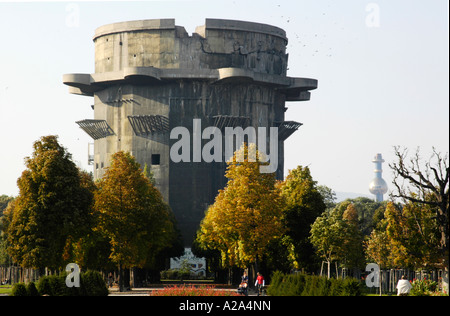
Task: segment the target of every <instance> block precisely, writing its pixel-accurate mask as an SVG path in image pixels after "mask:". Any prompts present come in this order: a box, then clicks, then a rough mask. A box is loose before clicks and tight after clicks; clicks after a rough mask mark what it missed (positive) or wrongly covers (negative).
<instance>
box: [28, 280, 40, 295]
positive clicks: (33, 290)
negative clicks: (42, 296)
mask: <svg viewBox="0 0 450 316" xmlns="http://www.w3.org/2000/svg"><path fill="white" fill-rule="evenodd" d="M26 287H27V295H28V296H39V292H38V290H37V288H36V285H35V284H34V282H30V283H28V284H27V286H26Z"/></svg>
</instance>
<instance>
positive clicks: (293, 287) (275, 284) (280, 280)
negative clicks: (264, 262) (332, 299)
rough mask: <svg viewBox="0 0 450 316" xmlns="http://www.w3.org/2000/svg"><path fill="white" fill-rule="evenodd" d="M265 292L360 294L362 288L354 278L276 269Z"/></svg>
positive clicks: (334, 294) (293, 294)
mask: <svg viewBox="0 0 450 316" xmlns="http://www.w3.org/2000/svg"><path fill="white" fill-rule="evenodd" d="M267 293H268V294H269V295H272V296H360V295H361V294H362V290H361V284H360V282H359V281H358V280H356V279H354V278H346V279H328V278H326V277H320V276H316V275H306V274H283V273H281V272H278V271H277V272H275V273H274V274H273V276H272V282H271V284H270V286H269V288H268V290H267Z"/></svg>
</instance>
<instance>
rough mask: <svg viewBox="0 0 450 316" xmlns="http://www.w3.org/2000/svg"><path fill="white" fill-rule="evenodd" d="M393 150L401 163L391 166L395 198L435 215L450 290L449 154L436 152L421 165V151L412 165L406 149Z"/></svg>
mask: <svg viewBox="0 0 450 316" xmlns="http://www.w3.org/2000/svg"><path fill="white" fill-rule="evenodd" d="M394 150H395V156H396V157H397V160H398V161H396V162H394V163H392V164H390V165H389V166H390V168H391V169H392V170H393V172H394V180H393V183H394V186H395V188H396V192H394V193H393V194H392V198H394V199H395V198H401V199H403V200H404V201H409V202H412V203H419V204H421V205H428V206H429V207H430V208H431V210H432V211H433V213H434V216H435V219H436V223H437V225H438V229H439V233H440V242H439V249H440V252H441V260H442V267H443V268H445V269H446V283H447V285H446V286H447V287H448V271H449V221H448V210H449V201H450V192H449V177H450V173H449V162H448V153H447V154H445V156H444V155H442V154H441V153H439V152H437V151H436V149H435V148H433V154H432V155H431V157H430V159H429V161H428V162H425V164H424V165H422V161H421V158H420V153H419V149H417V151H416V154H415V155H414V156H413V157H412V158H410V159H409V164H408V161H407V159H408V150H407V149H403V150H401V149H400V147H394ZM405 182H407V184H408V185H407V186H405Z"/></svg>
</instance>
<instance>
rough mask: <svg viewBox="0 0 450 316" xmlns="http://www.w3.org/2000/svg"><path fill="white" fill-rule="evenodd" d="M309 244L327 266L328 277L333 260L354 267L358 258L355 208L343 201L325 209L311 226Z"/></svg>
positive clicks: (359, 233) (358, 233)
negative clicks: (332, 207)
mask: <svg viewBox="0 0 450 316" xmlns="http://www.w3.org/2000/svg"><path fill="white" fill-rule="evenodd" d="M309 238H310V241H311V243H312V244H313V246H314V248H315V249H316V252H317V254H318V255H319V256H320V257H321V258H323V259H324V260H325V261H326V262H327V264H328V278H329V277H330V272H331V271H330V266H331V262H333V261H341V262H342V263H344V265H346V266H347V267H350V268H354V267H358V266H359V265H360V263H361V260H362V257H361V254H362V252H363V251H362V236H361V232H360V231H359V229H358V224H357V213H356V210H355V207H354V206H353V205H352V204H351V203H349V202H347V203H340V204H339V205H338V206H336V207H335V208H334V209H327V210H326V211H325V212H324V213H322V215H321V216H320V217H318V218H317V219H316V220H315V221H314V223H313V224H312V226H311V235H310V237H309Z"/></svg>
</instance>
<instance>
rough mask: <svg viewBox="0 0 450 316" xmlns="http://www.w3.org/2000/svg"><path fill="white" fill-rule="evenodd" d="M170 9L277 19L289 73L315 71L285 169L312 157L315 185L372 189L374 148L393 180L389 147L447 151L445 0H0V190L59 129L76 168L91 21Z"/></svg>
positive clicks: (426, 154) (81, 162)
mask: <svg viewBox="0 0 450 316" xmlns="http://www.w3.org/2000/svg"><path fill="white" fill-rule="evenodd" d="M160 18H174V19H175V22H176V25H179V26H184V27H185V28H186V30H187V32H188V33H190V34H191V33H192V32H194V30H195V27H196V26H200V25H204V22H205V18H221V19H231V20H244V21H251V22H258V23H265V24H270V25H273V26H277V27H280V28H282V29H284V30H285V31H286V33H287V37H288V39H289V43H288V46H287V53H289V62H288V67H289V70H288V76H291V77H306V78H314V79H317V80H318V81H319V87H318V89H317V90H314V91H312V95H311V100H310V101H308V102H287V104H286V105H287V107H288V111H287V112H286V118H285V119H286V120H287V121H297V122H301V123H303V124H304V125H303V126H302V127H300V129H299V130H298V131H297V132H296V133H294V134H293V135H292V136H291V137H290V138H288V140H287V141H286V142H285V174H287V172H288V170H290V169H293V168H296V167H297V166H299V165H301V166H308V167H309V168H310V170H311V174H312V176H313V178H314V180H316V181H317V182H318V183H319V184H320V185H326V186H328V187H330V188H331V189H333V190H334V191H336V192H353V193H357V194H360V195H366V196H371V195H370V193H369V191H368V187H369V184H370V182H371V180H372V178H373V177H374V174H373V169H374V164H373V163H372V162H371V161H372V159H373V157H374V156H375V155H376V154H377V153H381V154H382V155H383V158H384V159H385V160H386V162H385V163H384V165H383V169H384V172H383V178H384V179H385V180H386V182H387V183H388V186H389V188H390V190H391V189H393V185H392V184H391V182H392V171H391V169H390V168H389V166H388V164H389V163H393V162H394V161H395V156H394V146H402V147H404V148H408V149H409V151H410V152H411V153H414V152H415V151H416V149H417V148H420V152H421V155H422V157H423V158H424V161H426V160H428V159H429V158H430V156H431V152H432V147H435V148H436V150H437V151H439V152H442V153H448V152H449V88H448V86H449V45H448V44H449V42H448V36H449V34H448V25H449V24H448V20H449V19H448V18H449V17H448V1H447V0H429V1H425V0H420V1H419V0H378V1H377V0H375V1H373V0H372V1H370V0H368V1H366V0H341V1H336V0H295V1H293V0H289V1H286V0H270V1H269V0H256V1H255V0H245V1H244V0H234V1H231V0H225V1H216V0H208V1H203V0H184V1H175V0H170V1H169V0H165V1H3V0H0V35H1V37H0V195H2V194H6V195H12V196H16V195H17V194H18V192H19V190H18V188H17V179H18V178H19V177H20V175H21V173H22V172H23V170H24V169H25V165H24V158H25V157H27V156H30V155H31V153H32V146H33V143H34V142H35V141H36V140H38V139H39V138H40V137H41V136H46V135H58V136H59V141H60V143H61V144H62V145H63V146H64V147H66V148H67V150H68V151H69V152H70V153H71V154H72V156H73V160H74V161H75V162H76V164H77V165H78V166H79V167H81V168H82V169H85V170H88V171H92V166H89V165H88V164H87V156H88V143H89V142H91V141H92V140H91V138H90V137H89V136H88V135H87V134H85V133H84V132H83V131H82V130H81V129H80V128H79V127H78V125H77V124H75V121H79V120H83V119H89V118H93V111H92V109H91V107H90V105H91V104H93V100H92V98H89V97H84V96H77V95H71V94H69V93H68V87H67V86H65V85H64V84H63V83H62V76H63V74H67V73H94V71H95V70H94V43H93V41H92V37H93V35H94V32H95V29H96V28H98V27H99V26H102V25H105V24H110V23H115V22H122V21H131V20H142V19H160Z"/></svg>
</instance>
